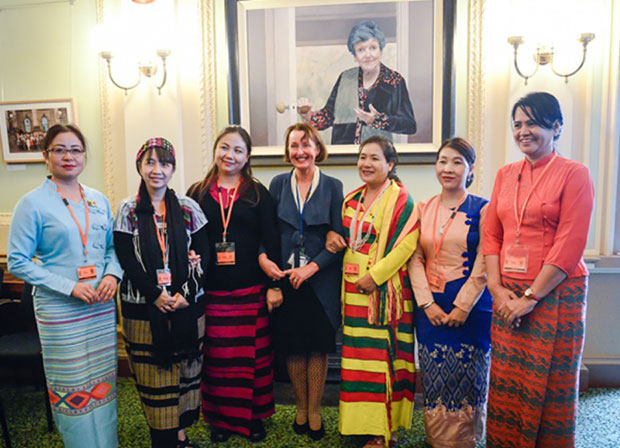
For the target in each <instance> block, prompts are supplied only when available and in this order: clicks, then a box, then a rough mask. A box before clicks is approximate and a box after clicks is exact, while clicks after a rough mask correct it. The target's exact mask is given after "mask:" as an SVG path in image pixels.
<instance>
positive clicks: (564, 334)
mask: <svg viewBox="0 0 620 448" xmlns="http://www.w3.org/2000/svg"><path fill="white" fill-rule="evenodd" d="M563 124H564V118H563V117H562V110H561V108H560V104H559V102H558V100H557V99H556V98H555V97H554V96H553V95H550V94H549V93H545V92H534V93H530V94H528V95H526V96H524V97H523V98H521V99H520V100H519V101H517V102H516V103H515V105H514V106H513V108H512V133H513V138H514V140H515V142H516V144H517V146H518V147H519V149H520V150H521V152H522V153H523V154H524V156H525V157H524V158H523V160H520V161H518V162H515V163H511V164H509V165H506V166H504V167H503V168H501V169H500V170H499V171H498V173H497V177H496V178H495V186H494V188H493V195H492V196H491V202H490V203H489V209H488V211H487V217H486V223H485V227H484V238H483V244H482V247H483V253H484V255H485V261H486V265H487V276H488V285H489V291H491V294H492V295H493V321H492V326H491V341H492V353H491V356H492V360H493V361H492V363H491V377H490V385H489V414H488V418H487V446H488V447H490V448H496V447H497V448H499V447H502V448H504V447H519V448H534V447H539V448H542V447H554V448H568V447H574V446H575V423H576V416H577V400H578V392H579V366H580V364H581V355H582V351H583V342H584V337H585V315H586V292H587V285H588V282H587V280H588V270H587V269H586V265H585V263H584V261H583V251H584V249H585V246H586V242H587V239H588V229H589V227H590V217H591V214H592V207H593V203H594V186H593V184H592V179H591V178H590V172H589V170H588V168H587V167H586V166H585V165H583V164H582V163H579V162H575V161H572V160H569V159H566V158H564V157H562V156H560V155H559V154H558V152H557V151H556V148H555V142H556V140H557V139H558V138H559V137H560V134H561V132H562V126H563Z"/></svg>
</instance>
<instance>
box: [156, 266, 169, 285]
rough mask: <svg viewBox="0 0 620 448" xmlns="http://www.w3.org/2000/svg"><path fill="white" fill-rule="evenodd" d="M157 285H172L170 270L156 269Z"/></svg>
mask: <svg viewBox="0 0 620 448" xmlns="http://www.w3.org/2000/svg"><path fill="white" fill-rule="evenodd" d="M155 272H157V285H158V286H170V285H171V284H172V272H170V269H157V271H155Z"/></svg>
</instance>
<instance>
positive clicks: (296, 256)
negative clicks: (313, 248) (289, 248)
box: [287, 250, 310, 269]
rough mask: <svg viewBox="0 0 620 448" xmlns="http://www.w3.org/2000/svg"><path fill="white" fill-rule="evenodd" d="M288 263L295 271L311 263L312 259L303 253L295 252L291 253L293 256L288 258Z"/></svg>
mask: <svg viewBox="0 0 620 448" xmlns="http://www.w3.org/2000/svg"><path fill="white" fill-rule="evenodd" d="M287 263H288V264H290V265H291V268H293V269H295V268H301V267H303V266H305V265H307V264H308V263H310V257H308V256H307V255H306V254H305V253H303V252H302V251H299V252H297V251H295V250H293V252H291V255H290V256H289V257H288V260H287Z"/></svg>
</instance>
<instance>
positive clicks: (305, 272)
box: [284, 261, 319, 289]
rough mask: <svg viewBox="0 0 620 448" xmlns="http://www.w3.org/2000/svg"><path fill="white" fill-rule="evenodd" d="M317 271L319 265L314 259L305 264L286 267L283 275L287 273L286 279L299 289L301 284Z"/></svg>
mask: <svg viewBox="0 0 620 448" xmlns="http://www.w3.org/2000/svg"><path fill="white" fill-rule="evenodd" d="M318 271H319V265H318V264H316V263H315V262H314V261H311V262H310V263H308V264H307V265H305V266H302V267H300V268H295V269H287V270H286V271H284V274H285V275H288V276H289V277H288V281H289V282H291V285H292V286H293V288H295V289H299V287H300V286H301V284H302V283H303V282H305V281H306V280H308V279H309V278H310V277H312V276H313V275H314V274H316V273H317V272H318Z"/></svg>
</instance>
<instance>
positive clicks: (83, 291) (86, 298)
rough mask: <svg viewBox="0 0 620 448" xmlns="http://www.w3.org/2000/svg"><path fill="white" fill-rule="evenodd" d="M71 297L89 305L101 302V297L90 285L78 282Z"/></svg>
mask: <svg viewBox="0 0 620 448" xmlns="http://www.w3.org/2000/svg"><path fill="white" fill-rule="evenodd" d="M71 295H72V296H73V297H75V298H76V299H80V300H81V301H82V302H84V303H86V304H88V305H92V304H93V303H97V302H99V295H98V294H97V291H95V288H93V287H92V285H91V284H90V283H84V282H77V283H76V284H75V286H74V287H73V291H71Z"/></svg>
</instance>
